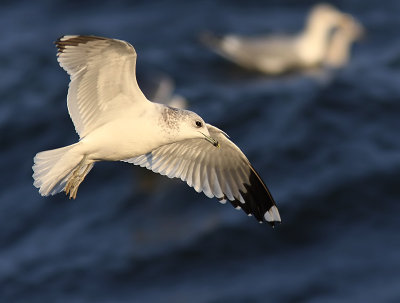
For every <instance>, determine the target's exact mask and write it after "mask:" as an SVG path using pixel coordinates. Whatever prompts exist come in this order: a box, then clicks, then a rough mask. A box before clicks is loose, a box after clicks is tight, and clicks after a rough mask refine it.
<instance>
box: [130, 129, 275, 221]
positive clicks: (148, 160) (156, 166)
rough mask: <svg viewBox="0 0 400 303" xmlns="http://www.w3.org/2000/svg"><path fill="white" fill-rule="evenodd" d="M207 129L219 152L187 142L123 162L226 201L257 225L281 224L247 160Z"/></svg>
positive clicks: (217, 133) (219, 133)
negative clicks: (217, 144) (142, 167)
mask: <svg viewBox="0 0 400 303" xmlns="http://www.w3.org/2000/svg"><path fill="white" fill-rule="evenodd" d="M207 126H208V130H209V133H210V135H211V137H213V138H214V139H216V140H218V142H219V145H220V147H219V148H216V147H214V146H213V145H212V144H210V143H209V142H207V141H206V140H201V139H190V140H183V141H179V142H175V143H171V144H168V145H164V146H161V147H159V148H157V149H155V150H153V151H152V152H151V153H148V154H146V155H141V156H138V157H135V158H131V159H126V160H124V161H126V162H130V163H133V164H136V165H140V166H145V167H146V168H148V169H150V170H152V171H154V172H157V173H160V174H163V175H167V176H168V177H170V178H180V179H181V180H183V181H185V182H186V183H187V184H188V185H189V186H191V187H193V188H194V189H195V190H196V191H197V192H201V191H203V192H204V194H205V195H206V196H207V197H210V198H211V197H216V198H218V199H219V200H220V201H221V202H223V203H225V202H224V200H229V201H230V202H231V204H232V205H233V206H234V207H235V208H237V209H240V208H241V209H243V211H244V212H246V213H247V214H248V215H254V217H255V218H256V219H257V220H258V221H260V222H263V221H264V222H268V223H270V224H272V225H273V224H274V222H280V220H281V219H280V216H279V212H278V210H277V208H276V205H275V202H274V199H273V198H272V196H271V194H270V192H269V190H268V188H267V187H266V185H265V184H264V182H263V181H262V180H261V178H260V176H259V175H258V174H257V172H256V171H255V170H254V168H253V167H252V166H251V164H250V162H249V161H248V160H247V158H246V156H245V155H244V154H243V153H242V151H241V150H240V149H239V148H238V147H237V146H236V145H235V144H234V143H233V142H232V141H230V140H229V139H228V137H227V135H226V134H225V133H224V132H222V131H221V130H219V129H218V128H216V127H214V126H212V125H207Z"/></svg>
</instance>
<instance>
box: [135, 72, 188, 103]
mask: <svg viewBox="0 0 400 303" xmlns="http://www.w3.org/2000/svg"><path fill="white" fill-rule="evenodd" d="M138 81H139V82H140V84H141V86H140V87H141V88H142V91H143V93H144V94H145V96H146V97H147V99H149V100H152V101H153V102H156V103H161V104H164V105H168V106H171V107H175V108H180V109H185V108H187V107H188V104H187V100H186V98H185V97H183V96H181V95H178V94H174V90H175V83H174V80H173V79H172V78H171V77H170V76H169V75H167V74H165V73H162V72H158V71H157V72H152V73H146V74H143V75H142V74H141V75H140V76H138Z"/></svg>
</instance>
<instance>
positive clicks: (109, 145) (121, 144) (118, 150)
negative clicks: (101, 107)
mask: <svg viewBox="0 0 400 303" xmlns="http://www.w3.org/2000/svg"><path fill="white" fill-rule="evenodd" d="M84 141H85V144H86V145H87V146H88V148H90V149H91V154H92V155H93V157H94V158H95V160H106V161H118V160H124V159H128V158H132V157H136V156H139V155H143V154H146V153H148V152H151V151H152V150H154V149H155V148H157V147H159V146H161V145H163V144H165V131H164V130H163V129H162V127H161V126H159V125H158V123H157V120H155V119H149V118H148V117H143V118H140V117H139V118H137V119H119V120H117V121H114V122H112V123H109V124H107V125H104V126H103V127H101V128H99V129H98V130H97V131H95V132H93V133H92V134H91V135H90V136H88V137H87V138H85V139H84Z"/></svg>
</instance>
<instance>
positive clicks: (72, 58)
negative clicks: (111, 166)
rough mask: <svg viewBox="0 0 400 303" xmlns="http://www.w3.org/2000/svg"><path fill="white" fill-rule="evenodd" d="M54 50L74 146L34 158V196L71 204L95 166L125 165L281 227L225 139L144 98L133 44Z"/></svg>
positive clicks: (90, 41) (83, 42) (61, 45)
mask: <svg viewBox="0 0 400 303" xmlns="http://www.w3.org/2000/svg"><path fill="white" fill-rule="evenodd" d="M56 46H57V48H58V53H57V56H58V62H59V63H60V65H61V67H62V68H63V69H64V70H65V71H66V72H67V73H68V74H69V75H70V78H71V82H70V84H69V90H68V97H67V105H68V111H69V114H70V116H71V119H72V121H73V123H74V126H75V130H76V132H77V133H78V135H79V137H80V140H79V141H78V142H77V143H75V144H72V145H69V146H66V147H62V148H58V149H54V150H48V151H43V152H40V153H38V154H36V156H35V158H34V165H33V171H34V173H33V178H34V185H35V186H36V187H37V188H39V192H40V194H41V195H43V196H48V195H53V194H56V193H58V192H61V191H65V193H66V194H67V195H69V197H70V198H75V197H76V194H77V191H78V187H79V185H80V184H81V182H82V181H83V180H84V178H85V176H86V175H87V174H88V173H89V171H90V170H91V169H92V168H93V165H94V163H95V162H98V161H125V162H129V163H133V164H135V165H140V166H143V167H146V168H148V169H150V170H152V171H154V172H157V173H159V174H161V175H166V176H168V177H170V178H174V177H175V178H180V179H182V180H183V181H185V182H186V183H187V184H188V185H189V186H191V187H193V188H194V189H195V190H196V191H197V192H204V194H205V195H206V196H207V197H210V198H211V197H216V198H217V199H219V200H220V201H221V202H225V201H230V203H231V204H232V205H233V206H234V207H235V208H236V209H243V210H244V211H245V212H246V213H247V214H248V215H253V216H254V217H255V218H256V219H257V220H258V221H259V222H268V223H270V224H271V225H274V224H275V222H280V221H281V218H280V215H279V212H278V209H277V207H276V205H275V202H274V199H273V198H272V196H271V194H270V192H269V190H268V188H267V187H266V185H265V184H264V182H263V181H262V179H261V177H260V176H259V174H258V173H257V172H256V171H255V169H254V168H253V166H252V165H251V164H250V162H249V160H248V159H247V158H246V156H245V155H244V154H243V153H242V151H241V150H240V149H239V148H238V147H237V146H236V145H235V144H234V143H233V142H232V141H230V140H229V138H228V136H227V134H226V133H224V132H223V131H222V130H220V129H218V128H217V127H215V126H212V125H210V124H206V123H205V122H204V121H203V119H202V118H201V117H200V116H199V115H197V114H196V113H194V112H191V111H188V110H183V109H177V108H173V107H169V106H165V105H162V104H157V103H153V102H150V101H149V100H147V99H146V97H145V96H144V95H143V93H142V91H141V90H140V88H139V86H138V84H137V81H136V74H135V73H136V72H135V69H136V57H137V55H136V51H135V49H134V48H133V47H132V45H130V44H129V43H128V42H125V41H122V40H116V39H108V38H103V37H96V36H63V37H61V38H59V39H58V40H57V41H56Z"/></svg>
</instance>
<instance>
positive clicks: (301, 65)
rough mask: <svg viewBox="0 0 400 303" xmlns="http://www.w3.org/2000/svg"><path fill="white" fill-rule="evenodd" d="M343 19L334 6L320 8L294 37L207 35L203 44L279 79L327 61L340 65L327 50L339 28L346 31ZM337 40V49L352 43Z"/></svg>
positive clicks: (336, 58) (319, 5) (246, 65)
mask: <svg viewBox="0 0 400 303" xmlns="http://www.w3.org/2000/svg"><path fill="white" fill-rule="evenodd" d="M344 18H345V19H346V20H348V19H349V17H348V15H346V14H343V13H341V12H340V11H339V10H337V9H336V8H335V7H333V6H332V5H330V4H318V5H316V6H314V7H313V8H312V10H311V12H310V14H309V16H308V19H307V23H306V26H305V28H304V30H303V31H302V32H301V33H300V34H298V35H295V36H288V35H282V36H280V35H272V36H263V37H243V36H238V35H227V36H223V37H217V36H215V35H213V34H211V33H205V34H204V35H202V37H201V40H202V41H203V43H204V44H206V45H207V46H208V47H209V48H211V49H212V50H213V51H214V52H216V53H217V54H219V55H221V56H223V57H224V58H226V59H228V60H230V61H232V62H234V63H236V64H238V65H239V66H241V67H244V68H246V69H249V70H255V71H259V72H262V73H266V74H271V75H277V74H282V73H286V72H290V71H293V70H296V69H307V68H313V67H317V66H320V65H321V64H323V61H324V59H325V58H326V57H329V58H330V60H331V61H332V62H335V63H336V62H339V59H338V57H337V56H336V55H335V54H334V52H328V48H329V46H330V38H331V37H332V33H333V32H334V31H335V29H336V28H338V27H340V26H341V27H343V28H345V29H346V28H347V27H348V25H343V24H342V23H343V21H342V20H343V19H344ZM347 22H348V21H347ZM353 23H354V24H355V22H353ZM354 24H353V25H352V26H354ZM352 33H353V32H352ZM345 35H347V33H345ZM353 35H354V33H353ZM350 36H352V35H350ZM335 38H336V39H337V40H339V41H335V47H336V48H338V49H343V48H344V46H343V41H346V46H347V45H349V43H351V42H352V39H350V40H349V39H348V38H347V40H344V39H345V38H340V37H335ZM353 40H354V39H353ZM336 43H337V44H338V45H336ZM347 48H348V46H347ZM327 54H328V55H327Z"/></svg>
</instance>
